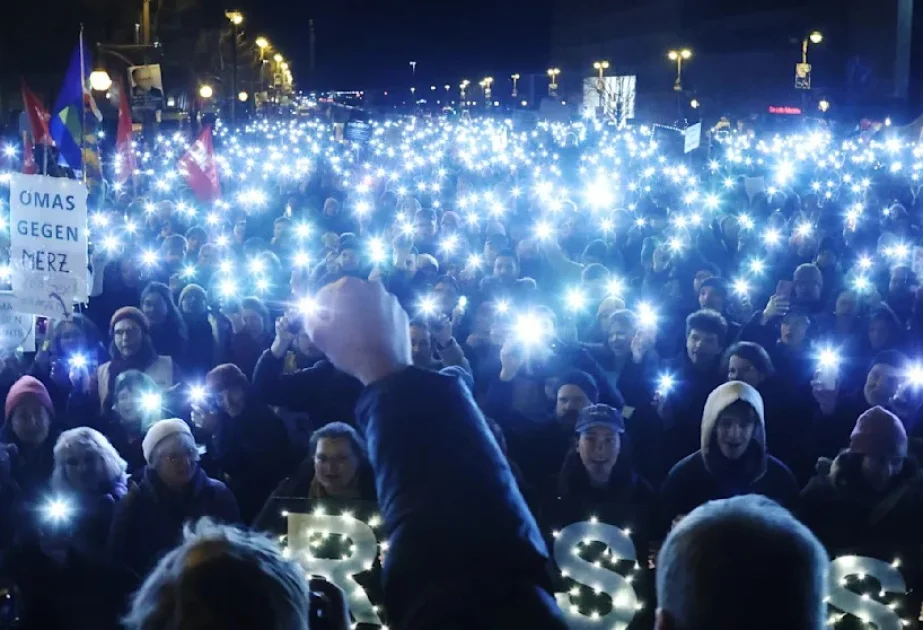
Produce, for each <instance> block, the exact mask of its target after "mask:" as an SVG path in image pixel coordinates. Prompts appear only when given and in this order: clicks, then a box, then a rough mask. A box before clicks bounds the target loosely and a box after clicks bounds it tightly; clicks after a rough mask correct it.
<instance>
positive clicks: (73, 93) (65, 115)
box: [50, 32, 102, 171]
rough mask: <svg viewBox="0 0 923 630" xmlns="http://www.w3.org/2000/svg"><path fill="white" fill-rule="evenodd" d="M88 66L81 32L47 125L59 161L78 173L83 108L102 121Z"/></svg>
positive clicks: (88, 58) (80, 160) (83, 117)
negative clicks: (91, 89) (91, 85)
mask: <svg viewBox="0 0 923 630" xmlns="http://www.w3.org/2000/svg"><path fill="white" fill-rule="evenodd" d="M90 67H91V66H90V55H89V54H88V51H87V48H86V44H85V43H84V41H83V33H82V32H81V33H80V39H79V42H78V44H77V48H76V49H75V50H74V54H73V55H71V60H70V64H69V65H68V66H67V73H66V74H65V75H64V84H63V85H62V86H61V91H60V92H59V93H58V99H57V100H56V101H55V104H54V109H53V110H52V112H51V125H50V128H51V137H52V139H53V140H54V142H55V144H56V145H57V147H58V150H59V151H60V153H61V159H63V160H64V161H65V162H67V165H68V166H70V167H71V168H72V169H74V170H78V171H79V170H82V169H83V156H82V155H81V149H80V148H81V145H82V142H81V135H82V134H85V133H86V132H87V131H86V130H85V129H84V125H85V114H86V109H85V108H89V110H90V112H91V113H92V114H93V116H95V117H96V119H97V120H101V119H102V116H101V115H100V113H99V109H97V107H96V101H94V100H93V96H92V95H91V94H90V90H89V88H88V82H89V78H90Z"/></svg>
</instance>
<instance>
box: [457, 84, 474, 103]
mask: <svg viewBox="0 0 923 630" xmlns="http://www.w3.org/2000/svg"><path fill="white" fill-rule="evenodd" d="M469 85H471V81H469V80H468V79H465V80H463V81H462V82H461V83H459V84H458V89H459V90H460V91H461V101H462V103H464V102H465V91H466V90H467V89H468V86H469Z"/></svg>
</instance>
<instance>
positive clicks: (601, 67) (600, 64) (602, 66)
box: [593, 61, 609, 82]
mask: <svg viewBox="0 0 923 630" xmlns="http://www.w3.org/2000/svg"><path fill="white" fill-rule="evenodd" d="M593 67H594V68H596V69H597V70H598V71H599V81H600V82H602V80H603V73H604V72H605V71H606V70H608V69H609V62H608V61H597V62H594V63H593Z"/></svg>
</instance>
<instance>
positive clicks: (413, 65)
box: [410, 61, 417, 95]
mask: <svg viewBox="0 0 923 630" xmlns="http://www.w3.org/2000/svg"><path fill="white" fill-rule="evenodd" d="M416 86H417V62H416V61H411V62H410V94H411V95H412V94H413V93H414V92H416V91H417V90H416Z"/></svg>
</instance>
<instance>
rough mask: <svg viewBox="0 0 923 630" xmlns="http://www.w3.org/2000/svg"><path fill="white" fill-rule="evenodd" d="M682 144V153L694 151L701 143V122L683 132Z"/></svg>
mask: <svg viewBox="0 0 923 630" xmlns="http://www.w3.org/2000/svg"><path fill="white" fill-rule="evenodd" d="M683 138H684V141H685V142H684V146H683V153H689V152H690V151H695V150H696V149H698V148H699V146H700V145H701V144H702V123H696V124H694V125H691V126H689V127H686V130H685V131H684V132H683Z"/></svg>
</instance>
